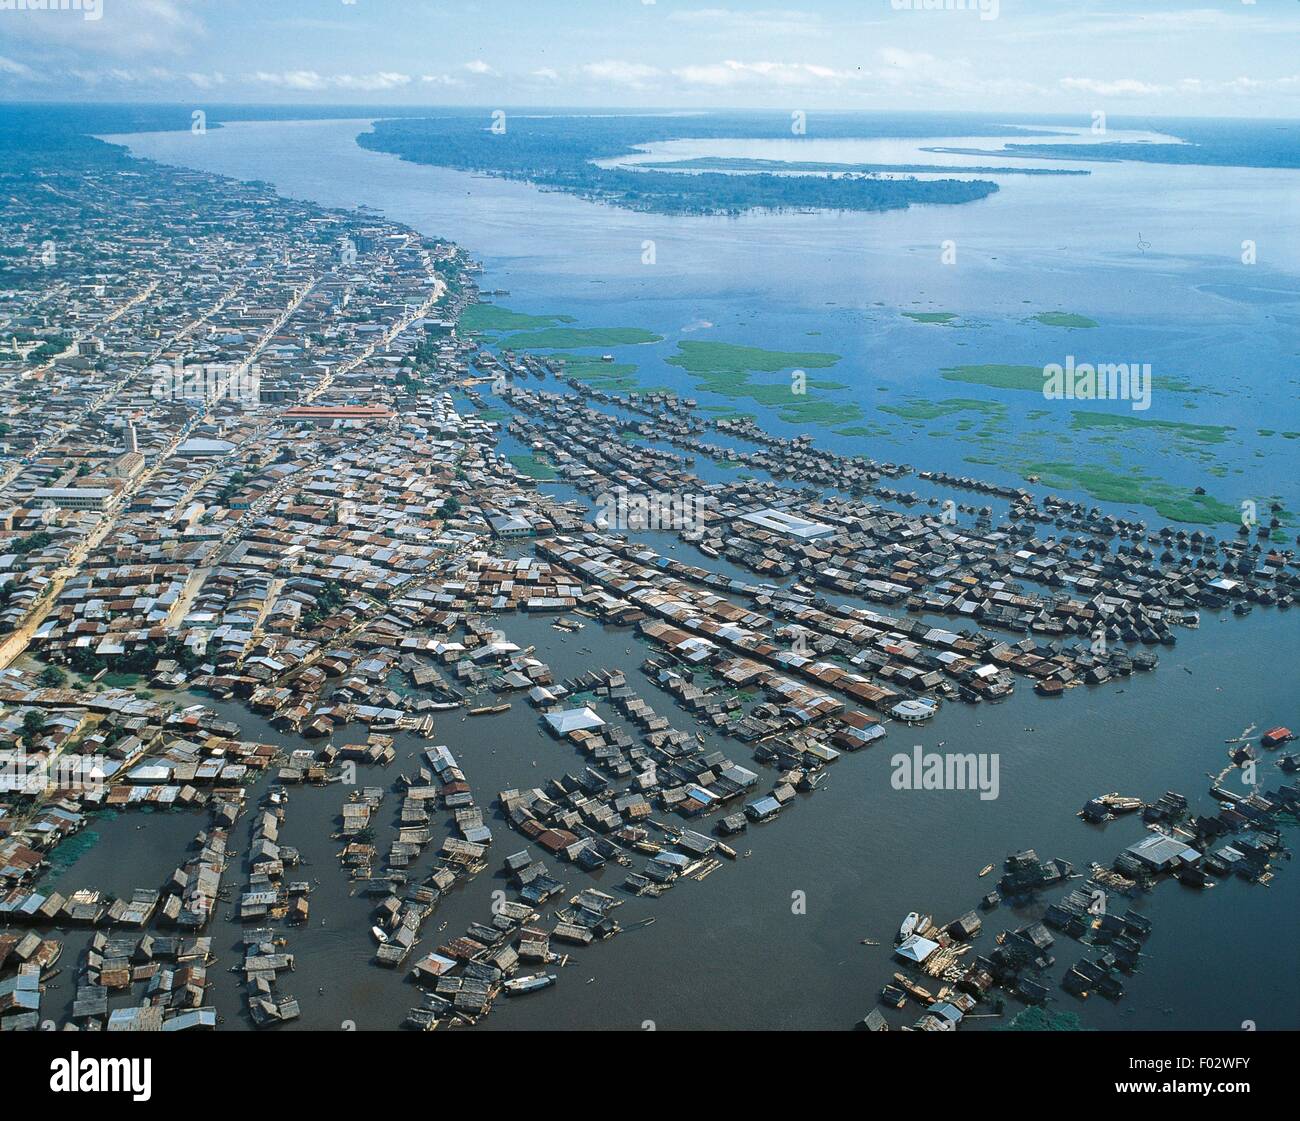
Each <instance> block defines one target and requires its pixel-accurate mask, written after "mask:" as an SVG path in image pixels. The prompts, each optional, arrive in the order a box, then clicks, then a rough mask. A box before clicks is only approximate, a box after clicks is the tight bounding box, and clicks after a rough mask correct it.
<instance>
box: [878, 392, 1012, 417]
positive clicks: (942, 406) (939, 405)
mask: <svg viewBox="0 0 1300 1121" xmlns="http://www.w3.org/2000/svg"><path fill="white" fill-rule="evenodd" d="M880 411H881V412H882V413H890V414H892V415H894V416H899V417H902V418H903V419H905V420H937V419H938V418H939V417H945V416H951V415H952V414H953V413H964V412H975V413H982V414H984V415H985V416H987V417H990V418H996V419H1002V418H1003V417H1005V416H1006V412H1007V407H1006V406H1005V405H999V404H998V403H997V402H996V401H976V400H974V399H972V398H969V397H950V398H948V399H947V400H946V401H925V400H922V399H920V398H913V399H912V400H910V401H909V402H908V403H907V404H906V405H881V406H880Z"/></svg>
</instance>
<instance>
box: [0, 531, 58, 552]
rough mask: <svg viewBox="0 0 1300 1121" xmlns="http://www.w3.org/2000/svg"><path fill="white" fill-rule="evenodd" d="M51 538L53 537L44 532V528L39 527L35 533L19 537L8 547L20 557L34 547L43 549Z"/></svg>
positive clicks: (33, 549)
mask: <svg viewBox="0 0 1300 1121" xmlns="http://www.w3.org/2000/svg"><path fill="white" fill-rule="evenodd" d="M53 540H54V538H53V537H51V536H50V535H49V534H48V533H46V532H45V530H43V529H40V530H37V531H36V532H35V533H29V534H28V535H27V536H26V537H20V538H19V539H18V540H17V541H15V542H14V543H13V544H12V545H11V546H10V549H11V550H12V551H13V552H15V553H17V554H18V555H19V556H20V557H21V556H23V555H24V554H26V553H30V552H33V551H35V550H36V549H44V548H45V546H46V545H48V544H49V543H50V542H51V541H53Z"/></svg>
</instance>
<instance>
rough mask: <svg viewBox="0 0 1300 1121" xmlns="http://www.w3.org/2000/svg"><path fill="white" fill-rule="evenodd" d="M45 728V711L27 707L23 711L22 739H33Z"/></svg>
mask: <svg viewBox="0 0 1300 1121" xmlns="http://www.w3.org/2000/svg"><path fill="white" fill-rule="evenodd" d="M44 730H45V713H43V712H41V710H40V709H37V708H29V709H28V710H27V711H26V712H24V713H23V739H24V740H34V739H36V738H37V737H38V736H40V734H41V732H43V731H44Z"/></svg>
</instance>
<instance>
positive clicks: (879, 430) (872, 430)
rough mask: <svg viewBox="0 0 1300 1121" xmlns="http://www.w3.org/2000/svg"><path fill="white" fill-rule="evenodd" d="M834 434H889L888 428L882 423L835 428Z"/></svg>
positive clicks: (877, 435) (872, 435) (879, 435)
mask: <svg viewBox="0 0 1300 1121" xmlns="http://www.w3.org/2000/svg"><path fill="white" fill-rule="evenodd" d="M835 435H836V436H871V437H882V436H888V435H889V429H888V428H886V427H885V426H884V425H883V424H855V425H850V426H849V427H848V428H837V429H835Z"/></svg>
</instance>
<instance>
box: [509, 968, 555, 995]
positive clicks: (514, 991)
mask: <svg viewBox="0 0 1300 1121" xmlns="http://www.w3.org/2000/svg"><path fill="white" fill-rule="evenodd" d="M557 980H559V978H558V977H556V975H555V974H554V973H533V974H531V975H529V976H527V977H511V978H510V980H508V981H506V982H504V983H503V984H502V986H501V987H502V988H503V989H505V992H506V996H522V995H523V994H524V993H535V992H537V990H538V989H549V988H550V987H551V986H552V985H553V984H555V982H556V981H557Z"/></svg>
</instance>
